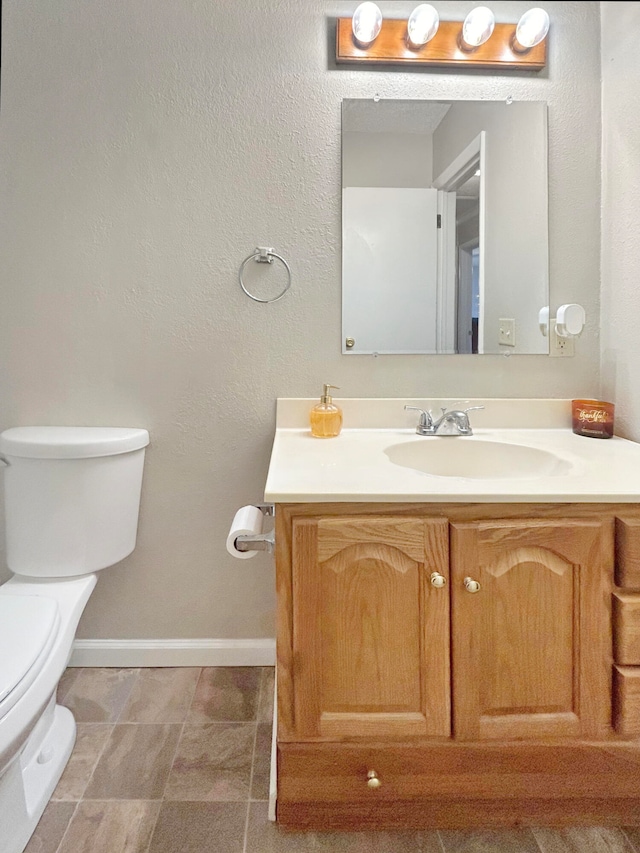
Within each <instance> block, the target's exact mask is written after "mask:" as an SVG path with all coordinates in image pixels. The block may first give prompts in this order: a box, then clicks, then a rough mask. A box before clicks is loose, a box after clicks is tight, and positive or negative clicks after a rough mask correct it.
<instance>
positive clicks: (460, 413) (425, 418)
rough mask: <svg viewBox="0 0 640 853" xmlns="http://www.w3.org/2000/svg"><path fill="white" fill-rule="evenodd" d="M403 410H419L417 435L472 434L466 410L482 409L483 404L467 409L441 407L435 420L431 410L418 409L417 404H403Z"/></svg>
mask: <svg viewBox="0 0 640 853" xmlns="http://www.w3.org/2000/svg"><path fill="white" fill-rule="evenodd" d="M404 408H405V411H414V412H420V419H419V421H418V425H417V427H416V433H417V434H418V435H441V436H447V435H473V430H472V429H471V424H470V422H469V415H468V412H473V411H474V410H476V409H484V406H469V408H468V409H452V410H451V411H450V412H448V411H447V409H446V407H444V406H443V407H442V414H441V416H440V417H439V418H438V420H437V421H434V420H433V418H432V417H431V412H426V411H425V410H424V409H419V408H418V407H417V406H405V407H404Z"/></svg>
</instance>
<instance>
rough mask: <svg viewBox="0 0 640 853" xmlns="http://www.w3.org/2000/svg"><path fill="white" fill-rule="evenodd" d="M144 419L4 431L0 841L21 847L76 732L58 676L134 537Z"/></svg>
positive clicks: (4, 851) (0, 456)
mask: <svg viewBox="0 0 640 853" xmlns="http://www.w3.org/2000/svg"><path fill="white" fill-rule="evenodd" d="M148 443H149V435H148V433H147V431H146V430H142V429H122V428H98V427H19V428H14V429H10V430H6V431H5V432H3V433H2V434H1V435H0V461H2V462H3V463H4V465H5V466H6V467H4V469H3V470H4V491H5V528H6V544H7V564H8V567H9V569H10V570H11V571H12V573H13V577H11V579H10V580H8V581H7V582H6V583H5V584H3V585H2V586H0V853H22V851H23V850H24V848H25V847H26V845H27V843H28V841H29V838H30V837H31V835H32V833H33V830H34V829H35V827H36V825H37V823H38V820H39V819H40V816H41V815H42V812H43V811H44V808H45V806H46V804H47V802H48V800H49V798H50V797H51V794H52V793H53V790H54V788H55V786H56V785H57V783H58V780H59V778H60V776H61V775H62V771H63V770H64V767H65V765H66V763H67V761H68V759H69V756H70V754H71V750H72V749H73V744H74V742H75V731H76V727H75V722H74V719H73V715H72V714H71V712H70V711H69V710H68V709H67V708H64V707H62V706H60V705H57V704H56V701H55V696H56V688H57V685H58V681H59V680H60V677H61V675H62V673H63V672H64V670H65V667H66V665H67V663H68V661H69V657H70V655H71V649H72V645H73V640H74V637H75V633H76V628H77V625H78V622H79V620H80V617H81V615H82V612H83V610H84V608H85V605H86V603H87V601H88V600H89V597H90V595H91V593H92V591H93V589H94V587H95V585H96V582H97V579H98V572H100V571H101V570H102V569H104V568H106V567H108V566H110V565H113V564H114V563H116V562H119V561H120V560H122V559H123V558H124V557H126V556H127V554H130V553H131V551H133V549H134V547H135V542H136V534H137V524H138V510H139V505H140V490H141V486H142V469H143V463H144V453H145V447H146V445H147V444H148Z"/></svg>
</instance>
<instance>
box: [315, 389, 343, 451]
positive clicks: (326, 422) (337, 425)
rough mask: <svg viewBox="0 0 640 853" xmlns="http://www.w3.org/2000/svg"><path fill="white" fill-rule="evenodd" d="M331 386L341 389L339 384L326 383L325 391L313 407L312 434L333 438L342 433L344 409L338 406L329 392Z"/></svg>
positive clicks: (318, 436) (317, 436)
mask: <svg viewBox="0 0 640 853" xmlns="http://www.w3.org/2000/svg"><path fill="white" fill-rule="evenodd" d="M331 388H335V389H336V391H338V390H340V389H339V388H338V386H337V385H325V386H324V393H323V395H322V397H320V402H319V403H318V405H317V406H314V407H313V409H311V412H310V415H309V419H310V421H311V435H313V436H315V437H316V438H333V437H334V436H336V435H340V430H341V429H342V409H340V408H339V407H338V406H336V405H335V404H334V402H333V399H332V397H331V396H330V394H329V391H330V389H331Z"/></svg>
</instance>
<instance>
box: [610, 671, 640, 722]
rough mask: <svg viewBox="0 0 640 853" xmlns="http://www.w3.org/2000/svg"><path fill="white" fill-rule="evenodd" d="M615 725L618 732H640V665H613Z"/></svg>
mask: <svg viewBox="0 0 640 853" xmlns="http://www.w3.org/2000/svg"><path fill="white" fill-rule="evenodd" d="M613 726H614V728H615V730H616V731H617V732H618V734H621V735H638V734H640V666H614V667H613Z"/></svg>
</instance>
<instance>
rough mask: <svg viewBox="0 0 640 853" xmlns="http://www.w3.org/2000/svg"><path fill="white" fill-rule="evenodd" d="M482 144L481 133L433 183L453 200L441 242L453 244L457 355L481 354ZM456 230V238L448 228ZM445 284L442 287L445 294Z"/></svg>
mask: <svg viewBox="0 0 640 853" xmlns="http://www.w3.org/2000/svg"><path fill="white" fill-rule="evenodd" d="M485 145H486V133H485V131H482V132H481V133H479V134H478V136H477V137H476V138H475V139H473V140H472V141H471V142H470V143H469V145H467V146H466V148H465V149H464V150H463V151H461V152H460V153H459V154H458V155H457V156H455V157H453V159H452V160H451V162H450V163H449V164H448V165H447V166H446V167H445V168H444V169H443V171H442V172H441V173H440V175H438V176H437V177H436V178H435V180H434V182H433V183H434V186H436V187H438V189H440V190H444V191H446V193H447V195H448V196H449V197H451V198H453V199H455V217H454V220H453V222H452V220H451V218H448V219H444V220H443V223H442V224H443V228H444V229H445V234H444V235H443V240H444V241H446V242H448V243H449V244H451V242H454V244H455V247H456V251H455V257H456V271H455V305H456V310H455V315H456V320H455V327H456V336H455V338H456V346H455V351H456V352H458V353H479V352H480V353H481V352H482V351H483V325H484V323H483V311H484V230H485V229H484V208H485V183H484V176H485ZM452 225H453V227H455V237H453V235H447V234H446V231H447V229H449V228H451V227H452ZM446 288H447V285H446V283H445V284H444V290H445V292H446Z"/></svg>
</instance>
